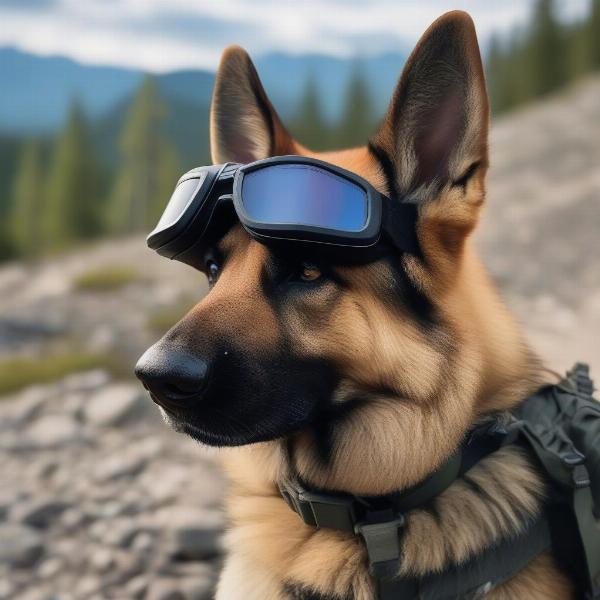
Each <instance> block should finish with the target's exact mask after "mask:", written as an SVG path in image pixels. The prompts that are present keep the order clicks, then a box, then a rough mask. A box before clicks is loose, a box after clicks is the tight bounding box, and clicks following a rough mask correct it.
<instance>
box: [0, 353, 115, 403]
mask: <svg viewBox="0 0 600 600" xmlns="http://www.w3.org/2000/svg"><path fill="white" fill-rule="evenodd" d="M94 368H102V369H106V370H108V371H110V372H111V373H113V374H116V375H122V372H120V371H122V367H121V370H119V362H118V361H117V359H116V358H115V357H111V356H108V355H106V354H86V353H76V352H64V353H61V354H54V355H49V356H44V357H39V358H8V359H5V360H0V395H3V394H8V393H10V392H16V391H17V390H20V389H21V388H24V387H27V386H29V385H33V384H35V383H49V382H51V381H55V380H57V379H61V378H62V377H65V376H66V375H69V374H70V373H76V372H78V371H86V370H88V369H94Z"/></svg>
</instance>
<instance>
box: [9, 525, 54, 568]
mask: <svg viewBox="0 0 600 600" xmlns="http://www.w3.org/2000/svg"><path fill="white" fill-rule="evenodd" d="M43 553H44V545H43V543H42V538H41V537H40V535H39V534H38V533H37V532H36V531H35V530H34V529H32V528H31V527H27V526H25V525H18V524H16V523H5V524H3V525H0V564H2V563H6V564H8V565H10V566H12V567H20V568H27V567H31V566H33V565H34V564H35V563H36V562H37V560H38V559H39V558H40V557H41V556H42V554H43Z"/></svg>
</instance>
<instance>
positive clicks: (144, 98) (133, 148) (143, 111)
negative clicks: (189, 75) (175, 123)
mask: <svg viewBox="0 0 600 600" xmlns="http://www.w3.org/2000/svg"><path fill="white" fill-rule="evenodd" d="M165 117H166V107H165V105H164V104H163V102H162V100H161V98H160V95H159V92H158V88H157V85H156V82H155V81H154V79H153V78H152V77H151V76H147V77H146V78H145V79H144V81H143V83H142V85H141V86H140V88H139V90H138V92H137V94H136V96H135V98H134V99H133V102H132V104H131V107H130V109H129V111H128V114H127V119H126V123H125V125H124V128H123V132H122V135H121V155H122V160H121V163H120V170H119V174H118V176H117V179H116V183H115V186H114V189H113V193H112V198H111V206H110V213H109V215H108V219H109V224H110V227H111V229H112V231H114V232H118V233H122V232H131V231H140V230H143V231H145V230H147V229H149V228H151V227H153V226H154V225H156V220H157V218H158V216H159V215H160V212H161V211H162V209H163V208H164V206H165V204H166V202H167V200H168V199H169V196H170V194H171V192H172V190H173V188H174V186H175V183H176V182H177V178H178V177H179V175H181V173H180V170H179V160H178V158H177V153H176V150H175V148H174V147H173V146H172V145H171V144H170V143H169V142H168V141H167V139H166V138H165V136H164V134H163V124H164V119H165Z"/></svg>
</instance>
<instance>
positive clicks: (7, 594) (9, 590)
mask: <svg viewBox="0 0 600 600" xmlns="http://www.w3.org/2000/svg"><path fill="white" fill-rule="evenodd" d="M14 592H15V588H14V586H13V584H12V583H10V582H9V581H8V580H6V579H4V578H0V600H10V599H11V598H14Z"/></svg>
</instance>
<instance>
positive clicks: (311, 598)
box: [283, 583, 350, 600]
mask: <svg viewBox="0 0 600 600" xmlns="http://www.w3.org/2000/svg"><path fill="white" fill-rule="evenodd" d="M283 589H284V591H285V593H286V594H287V595H288V597H289V598H290V600H350V597H349V596H346V597H342V596H332V595H330V594H321V593H320V592H317V591H316V590H311V589H310V588H308V587H306V586H303V585H301V584H298V583H286V584H285V585H284V588H283Z"/></svg>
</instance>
